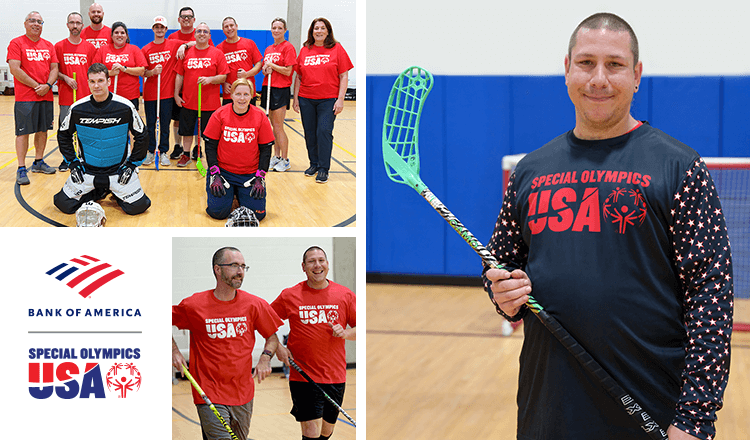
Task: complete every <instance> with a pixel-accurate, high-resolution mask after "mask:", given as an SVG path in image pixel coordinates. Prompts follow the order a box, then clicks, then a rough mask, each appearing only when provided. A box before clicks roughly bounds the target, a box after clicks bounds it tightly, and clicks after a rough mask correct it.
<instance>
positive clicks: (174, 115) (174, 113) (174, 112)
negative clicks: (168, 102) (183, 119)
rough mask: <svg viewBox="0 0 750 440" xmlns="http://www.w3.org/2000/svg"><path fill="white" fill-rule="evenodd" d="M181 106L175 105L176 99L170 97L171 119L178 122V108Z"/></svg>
mask: <svg viewBox="0 0 750 440" xmlns="http://www.w3.org/2000/svg"><path fill="white" fill-rule="evenodd" d="M181 109H182V107H180V106H179V105H177V101H175V100H174V98H172V120H173V121H177V122H180V110H181Z"/></svg>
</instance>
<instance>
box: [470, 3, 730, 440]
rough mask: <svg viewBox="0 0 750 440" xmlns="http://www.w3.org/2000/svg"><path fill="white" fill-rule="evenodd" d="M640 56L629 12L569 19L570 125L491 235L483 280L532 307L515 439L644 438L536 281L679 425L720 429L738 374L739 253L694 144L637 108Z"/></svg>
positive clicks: (518, 185) (675, 434) (518, 177)
mask: <svg viewBox="0 0 750 440" xmlns="http://www.w3.org/2000/svg"><path fill="white" fill-rule="evenodd" d="M642 70H643V66H642V64H641V62H640V61H639V60H638V40H637V39H636V36H635V33H634V32H633V30H632V28H631V27H630V26H629V25H628V24H627V23H626V22H625V21H624V20H623V19H621V18H620V17H618V16H616V15H613V14H606V13H600V14H595V15H592V16H591V17H589V18H587V19H586V20H584V21H583V22H582V23H581V24H579V26H578V27H577V28H576V30H575V31H574V32H573V34H572V36H571V39H570V43H569V46H568V54H567V56H566V57H565V83H566V85H567V87H568V95H569V96H570V99H571V101H572V102H573V104H574V106H575V112H576V125H575V128H574V129H573V130H571V131H569V132H568V133H565V134H563V135H561V136H559V137H557V138H555V139H553V140H552V141H551V142H549V143H548V144H547V145H545V146H543V147H542V148H540V149H538V150H536V151H534V152H532V153H530V154H528V155H527V156H526V157H525V158H524V159H523V160H521V161H520V162H519V164H518V166H517V168H516V170H515V172H514V174H513V175H512V176H511V178H510V181H509V186H508V190H507V192H506V195H505V199H504V200H503V208H502V211H501V212H500V215H499V217H498V221H497V224H496V226H495V231H494V233H493V235H492V238H491V240H490V243H489V246H488V249H489V250H490V252H492V254H494V256H495V257H496V258H497V259H498V260H499V261H500V263H501V264H502V265H504V266H506V267H507V268H508V269H509V270H511V271H507V270H502V269H497V268H488V267H486V268H485V272H484V277H485V286H486V288H487V290H488V292H490V296H491V297H492V298H493V302H495V303H496V304H497V306H498V307H499V309H500V310H502V313H503V314H504V315H505V316H506V317H507V318H508V319H510V320H511V321H517V320H520V319H524V324H525V326H524V333H525V337H524V345H523V350H522V352H521V359H520V372H519V382H518V383H519V390H518V438H519V439H535V440H539V439H555V440H560V439H589V438H606V439H610V440H632V439H646V438H648V437H649V434H647V433H645V432H643V431H642V430H641V429H640V428H639V427H638V426H637V425H636V424H635V423H633V422H632V421H631V420H628V418H629V417H628V413H627V412H625V411H622V408H621V407H619V406H620V405H619V404H618V403H617V402H615V400H614V399H612V398H611V397H610V396H609V395H608V394H607V392H605V389H604V387H603V386H602V384H600V383H597V381H595V380H592V379H590V376H588V375H587V374H586V373H585V372H584V369H583V368H582V367H581V365H580V364H579V363H578V362H577V361H576V359H575V358H574V357H573V356H571V354H570V353H568V352H567V351H566V350H565V348H564V347H563V345H562V344H560V342H558V341H557V340H555V338H554V337H553V335H552V333H551V332H550V331H548V330H547V329H545V328H543V326H542V325H541V324H540V322H539V321H538V320H536V319H534V318H532V317H531V316H532V314H530V313H528V310H529V306H528V305H527V304H526V303H527V301H528V300H529V295H533V297H535V298H536V299H537V300H538V301H539V304H542V305H544V307H545V308H546V311H547V312H548V313H549V314H550V315H552V316H554V318H556V319H557V320H558V321H559V322H560V324H562V327H564V328H565V329H567V331H568V332H569V333H570V334H571V335H572V336H573V338H575V339H576V340H577V341H579V342H580V344H581V346H583V348H584V349H585V350H586V351H587V352H588V353H590V354H591V356H592V357H593V358H595V359H596V360H597V361H598V362H599V363H600V364H601V366H602V367H603V369H604V370H605V371H607V372H608V373H609V374H610V375H611V376H612V378H614V379H615V381H616V382H617V383H619V385H621V386H622V388H624V389H625V390H627V392H628V393H629V395H630V396H632V398H633V399H634V400H635V401H636V402H639V403H640V405H641V406H642V407H644V409H645V410H647V411H648V412H649V414H650V415H651V416H652V417H653V419H654V421H656V422H657V423H658V424H659V425H660V426H661V427H663V428H665V429H666V428H667V426H668V427H669V428H668V429H667V435H668V437H669V439H670V440H675V439H680V440H681V439H693V438H699V439H712V438H715V436H716V432H715V429H714V422H715V420H716V411H717V410H719V409H720V408H721V406H722V397H723V394H724V390H725V389H726V384H727V380H728V375H729V358H730V347H729V340H730V335H731V332H732V304H733V286H732V263H731V252H730V248H729V240H728V236H727V229H726V225H725V222H724V216H723V213H722V208H721V203H720V202H719V198H718V195H717V193H716V189H715V187H714V184H713V181H712V179H711V176H710V175H709V173H708V170H707V168H706V166H705V164H704V163H703V160H702V159H701V158H700V156H699V155H698V154H697V153H696V152H695V151H694V150H693V149H691V148H689V147H688V146H686V145H685V144H683V143H681V142H679V141H677V140H675V139H674V138H672V137H670V136H668V135H666V134H665V133H663V132H661V131H660V130H658V129H656V128H653V127H651V126H650V125H649V124H648V123H647V122H641V121H638V120H636V119H635V118H633V116H631V114H630V107H631V103H632V99H633V94H634V93H636V92H637V91H638V88H639V85H640V81H641V73H642Z"/></svg>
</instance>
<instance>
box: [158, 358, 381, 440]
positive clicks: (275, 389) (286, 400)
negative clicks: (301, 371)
mask: <svg viewBox="0 0 750 440" xmlns="http://www.w3.org/2000/svg"><path fill="white" fill-rule="evenodd" d="M356 402H357V370H356V369H348V370H346V391H345V392H344V402H343V405H341V407H342V408H343V409H344V411H346V413H347V414H349V415H350V416H351V417H352V418H353V419H354V420H357V410H356ZM291 409H292V398H291V396H290V394H289V382H287V380H286V378H285V377H284V375H283V374H281V373H276V372H274V373H273V374H272V375H271V376H269V377H268V378H267V379H266V380H264V381H263V382H262V383H261V384H260V385H258V384H257V383H256V385H255V401H254V402H253V416H252V419H251V421H250V434H249V436H248V438H249V439H255V440H260V439H282V438H283V439H298V438H301V437H302V431H301V429H300V424H299V423H298V422H297V421H296V420H294V416H292V415H291V414H289V410H291ZM200 438H201V427H200V420H199V419H198V413H197V411H196V409H195V404H193V396H192V394H191V386H190V382H188V381H187V380H184V379H183V380H180V381H179V382H178V384H177V385H173V386H172V439H174V440H187V439H200ZM332 438H334V439H336V440H354V439H355V438H356V428H354V426H353V425H352V424H351V422H349V420H347V419H346V417H344V416H343V415H339V419H338V421H337V422H336V428H335V429H334V431H333V437H332ZM371 438H376V437H371Z"/></svg>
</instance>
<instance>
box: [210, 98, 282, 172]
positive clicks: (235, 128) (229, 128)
mask: <svg viewBox="0 0 750 440" xmlns="http://www.w3.org/2000/svg"><path fill="white" fill-rule="evenodd" d="M203 135H204V136H206V137H208V138H211V139H218V140H219V147H218V157H217V159H218V162H219V168H221V169H224V170H227V171H229V172H230V173H235V174H254V173H255V172H256V171H257V170H258V159H259V156H260V152H259V150H258V144H267V143H269V142H272V141H273V140H274V137H273V128H271V123H270V122H268V117H267V116H266V114H265V112H263V110H261V109H259V108H258V107H256V106H254V105H251V106H250V107H249V109H248V111H247V113H245V114H244V115H242V116H239V115H237V113H235V112H234V110H233V109H232V104H227V105H225V106H222V107H221V108H219V109H218V110H216V111H215V112H214V114H213V115H211V119H209V120H208V124H207V125H206V130H205V131H204V132H203Z"/></svg>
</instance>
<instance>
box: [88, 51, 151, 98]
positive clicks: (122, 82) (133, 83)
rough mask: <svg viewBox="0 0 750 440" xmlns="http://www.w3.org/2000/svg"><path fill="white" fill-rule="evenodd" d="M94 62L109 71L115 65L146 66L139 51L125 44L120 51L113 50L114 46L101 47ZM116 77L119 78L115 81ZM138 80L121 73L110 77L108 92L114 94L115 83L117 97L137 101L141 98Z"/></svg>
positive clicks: (144, 59)
mask: <svg viewBox="0 0 750 440" xmlns="http://www.w3.org/2000/svg"><path fill="white" fill-rule="evenodd" d="M94 62H96V63H104V65H105V66H107V69H109V70H112V66H113V65H114V64H115V63H118V64H121V65H123V66H125V67H146V64H147V62H146V57H144V56H143V52H141V49H139V48H138V46H135V45H132V44H126V45H125V46H123V47H121V48H120V49H115V46H114V45H106V46H103V47H102V48H100V49H99V50H98V51H97V53H96V58H94ZM117 76H119V77H120V78H119V79H116V77H117ZM138 78H140V77H139V76H135V75H131V74H129V73H122V72H121V73H120V74H119V75H116V76H115V77H110V79H111V83H110V86H109V91H110V92H112V93H114V92H115V81H117V94H118V95H120V96H122V97H123V98H125V99H130V100H133V99H138V98H139V97H140V96H141V83H140V81H139V80H138Z"/></svg>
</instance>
